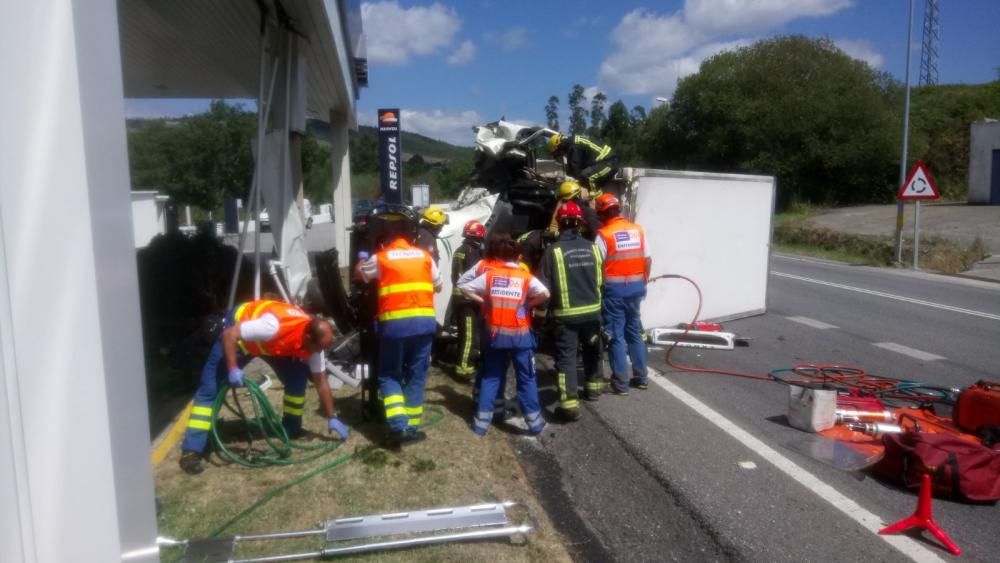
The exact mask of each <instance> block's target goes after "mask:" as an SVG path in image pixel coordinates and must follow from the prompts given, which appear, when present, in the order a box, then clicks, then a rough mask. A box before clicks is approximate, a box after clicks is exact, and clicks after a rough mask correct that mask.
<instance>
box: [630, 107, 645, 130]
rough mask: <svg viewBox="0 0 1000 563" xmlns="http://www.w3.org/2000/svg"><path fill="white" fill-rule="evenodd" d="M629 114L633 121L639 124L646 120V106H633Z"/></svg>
mask: <svg viewBox="0 0 1000 563" xmlns="http://www.w3.org/2000/svg"><path fill="white" fill-rule="evenodd" d="M629 115H630V116H631V118H632V123H634V124H636V125H639V124H641V123H642V122H643V121H646V108H644V107H642V106H635V107H633V108H632V113H631V114H629Z"/></svg>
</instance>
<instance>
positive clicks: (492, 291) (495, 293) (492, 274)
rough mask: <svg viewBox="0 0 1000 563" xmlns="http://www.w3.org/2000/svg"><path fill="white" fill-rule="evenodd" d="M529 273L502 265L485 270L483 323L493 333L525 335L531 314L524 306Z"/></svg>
mask: <svg viewBox="0 0 1000 563" xmlns="http://www.w3.org/2000/svg"><path fill="white" fill-rule="evenodd" d="M531 280H532V275H531V274H529V273H528V272H525V271H524V270H521V269H520V268H511V267H510V266H507V265H503V266H500V267H497V268H493V269H492V270H488V271H487V272H486V295H485V299H486V304H487V305H486V313H487V314H486V326H487V327H488V328H489V330H490V334H492V335H493V336H498V335H505V336H524V335H527V334H529V333H530V332H531V318H530V317H529V316H528V315H527V310H526V308H525V306H524V303H525V301H527V299H528V285H529V284H530V283H531Z"/></svg>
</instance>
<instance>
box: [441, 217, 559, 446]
mask: <svg viewBox="0 0 1000 563" xmlns="http://www.w3.org/2000/svg"><path fill="white" fill-rule="evenodd" d="M487 252H488V253H489V254H490V255H492V256H496V257H497V258H499V259H501V260H503V261H504V264H503V265H502V266H499V267H497V268H494V269H492V270H489V271H487V272H485V273H484V274H482V275H480V276H478V277H476V278H475V279H473V280H471V281H468V282H465V283H463V284H461V285H459V289H461V290H462V292H464V293H465V294H466V295H467V296H468V297H469V299H472V300H473V301H475V302H477V303H482V304H483V313H484V317H485V325H486V333H485V334H484V335H483V336H484V340H485V341H486V346H485V350H484V353H485V355H486V361H485V370H484V372H483V374H482V380H481V389H480V393H479V401H478V405H477V408H476V414H475V417H474V419H473V431H474V432H475V433H476V435H478V436H484V435H485V434H486V431H487V430H488V429H489V427H490V423H491V422H492V420H493V408H494V404H495V400H496V398H497V395H498V394H499V393H500V392H501V383H502V382H503V381H504V379H505V376H506V374H507V367H508V366H509V365H510V363H511V361H513V363H514V373H515V374H516V377H517V399H518V403H519V404H520V406H521V414H523V415H524V421H525V423H526V424H527V426H528V432H529V433H531V434H532V435H538V434H540V433H541V431H542V428H543V427H544V426H545V421H544V420H543V419H542V408H541V406H540V405H539V403H538V384H537V382H536V381H535V360H534V350H535V345H536V342H535V335H534V334H533V332H532V330H531V313H530V311H531V308H532V307H534V306H536V305H539V304H541V303H543V302H545V300H546V299H548V298H549V291H548V289H546V288H545V286H544V285H542V282H540V281H538V279H537V278H535V277H534V276H532V275H531V274H530V273H528V272H526V271H525V270H523V269H522V268H521V267H520V266H519V265H518V263H517V259H518V256H519V254H520V252H519V250H518V247H517V242H516V241H514V239H512V238H511V236H510V234H509V233H503V232H494V233H493V234H492V235H491V236H490V240H489V242H488V243H487Z"/></svg>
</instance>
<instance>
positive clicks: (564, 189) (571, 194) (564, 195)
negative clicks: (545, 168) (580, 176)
mask: <svg viewBox="0 0 1000 563" xmlns="http://www.w3.org/2000/svg"><path fill="white" fill-rule="evenodd" d="M582 191H583V188H581V187H580V184H577V183H576V182H574V181H573V180H566V181H565V182H563V183H561V184H559V199H561V200H563V201H567V200H570V199H573V198H575V197H577V196H579V195H580V192H582Z"/></svg>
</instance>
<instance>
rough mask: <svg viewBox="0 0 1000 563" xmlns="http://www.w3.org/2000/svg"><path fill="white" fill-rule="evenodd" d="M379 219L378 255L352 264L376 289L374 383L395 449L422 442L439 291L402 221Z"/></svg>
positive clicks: (387, 215) (429, 262)
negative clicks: (376, 355)
mask: <svg viewBox="0 0 1000 563" xmlns="http://www.w3.org/2000/svg"><path fill="white" fill-rule="evenodd" d="M377 211H378V210H377ZM379 216H380V219H381V220H383V222H384V224H385V227H384V229H383V230H382V234H381V235H380V236H379V240H378V241H376V243H377V245H378V247H379V250H378V252H376V253H375V254H374V255H373V256H371V257H370V258H368V259H367V260H364V261H362V262H359V263H358V265H357V267H356V269H355V276H357V277H358V278H360V279H361V280H362V281H365V282H372V281H374V282H377V285H378V313H377V317H376V320H377V326H378V335H379V346H378V349H379V355H378V384H379V389H380V390H381V392H382V401H383V404H384V406H385V418H386V421H387V422H388V424H389V437H388V438H389V439H388V445H389V446H391V447H398V446H401V445H403V444H406V443H411V442H416V441H419V440H423V439H424V438H426V435H425V434H424V433H423V432H422V431H420V424H421V417H422V416H423V412H424V385H425V384H426V382H427V368H428V364H429V363H430V357H431V344H432V343H433V341H434V332H435V330H436V329H437V320H436V319H435V317H434V293H435V292H437V291H440V290H441V279H440V274H439V273H438V268H437V265H436V264H435V263H434V260H433V258H431V255H430V253H429V252H427V251H426V250H424V249H423V248H420V247H418V246H414V244H413V231H412V227H408V226H407V225H408V224H409V223H408V222H407V221H406V220H405V218H404V217H403V216H402V215H400V214H394V213H392V212H383V213H380V214H379Z"/></svg>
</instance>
